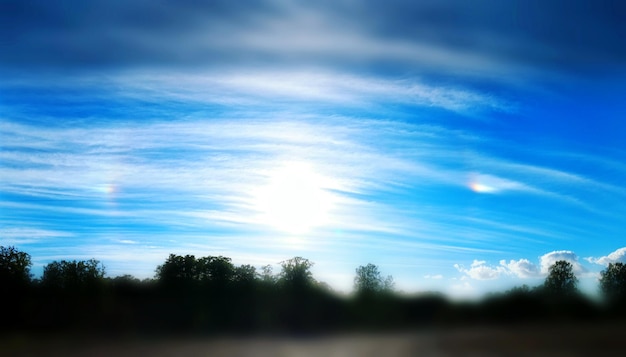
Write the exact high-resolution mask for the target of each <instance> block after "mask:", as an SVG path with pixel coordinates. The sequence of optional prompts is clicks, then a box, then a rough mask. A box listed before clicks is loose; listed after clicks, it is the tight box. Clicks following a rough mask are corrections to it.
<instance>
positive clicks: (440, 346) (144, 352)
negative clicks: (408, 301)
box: [0, 324, 626, 357]
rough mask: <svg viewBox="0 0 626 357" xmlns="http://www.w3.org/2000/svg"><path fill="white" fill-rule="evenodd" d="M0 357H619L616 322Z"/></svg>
mask: <svg viewBox="0 0 626 357" xmlns="http://www.w3.org/2000/svg"><path fill="white" fill-rule="evenodd" d="M0 342H2V347H1V349H0V355H2V356H16V357H18V356H19V357H22V356H23V357H25V356H33V357H34V356H64V357H77V356H92V357H97V356H116V357H131V356H141V357H149V356H154V357H175V356H185V357H190V356H206V357H209V356H210V357H222V356H224V357H225V356H229V357H283V356H284V357H287V356H293V357H309V356H311V357H313V356H329V357H352V356H354V357H370V356H371V357H373V356H386V357H394V356H395V357H404V356H440V357H446V356H450V357H453V356H483V357H489V356H620V355H622V354H623V351H624V346H625V345H626V329H625V328H624V325H607V324H603V325H584V326H583V325H576V326H571V325H567V324H563V325H558V326H556V325H554V326H517V327H501V328H496V327H484V326H476V327H463V328H449V329H445V330H442V329H440V330H434V329H433V330H426V331H412V332H398V333H380V334H339V335H327V336H316V337H299V338H293V337H275V336H274V337H267V336H266V337H247V338H234V337H220V338H216V337H214V338H200V337H184V338H183V337H170V338H163V337H161V338H157V337H151V338H136V337H135V338H131V337H123V338H120V337H116V338H112V337H106V338H105V337H102V336H99V337H98V336H82V337H69V336H52V335H45V336H42V335H37V336H35V335H13V336H4V337H3V338H2V339H1V341H0Z"/></svg>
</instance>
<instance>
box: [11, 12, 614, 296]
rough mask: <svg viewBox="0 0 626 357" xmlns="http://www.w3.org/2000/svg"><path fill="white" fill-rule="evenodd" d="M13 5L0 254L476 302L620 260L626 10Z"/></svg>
mask: <svg viewBox="0 0 626 357" xmlns="http://www.w3.org/2000/svg"><path fill="white" fill-rule="evenodd" d="M0 6H1V8H0V22H1V23H3V24H5V25H3V27H2V29H1V30H0V34H1V36H2V37H1V41H0V46H2V47H1V48H0V53H1V54H0V75H1V76H2V78H3V80H2V81H1V83H0V244H1V245H15V246H16V247H18V248H19V249H21V250H23V251H26V252H28V253H30V254H31V256H32V258H33V262H34V269H33V270H34V272H35V273H36V274H40V273H41V271H42V267H43V266H44V265H45V264H47V263H49V262H50V261H53V260H58V259H89V258H96V259H98V260H100V261H102V262H103V263H104V265H105V266H106V269H107V272H108V274H109V275H110V276H116V275H121V274H125V273H129V274H133V275H135V276H137V277H140V278H146V277H152V276H153V275H154V269H155V268H156V266H157V265H158V264H160V263H162V262H163V261H164V260H165V258H166V257H167V255H168V254H170V253H175V254H194V255H196V256H206V255H224V256H228V257H231V258H232V259H233V261H234V263H236V264H248V263H249V264H253V265H255V266H257V267H260V266H262V265H265V264H272V265H273V266H274V267H275V270H278V269H279V266H278V263H279V262H280V261H282V260H285V259H288V258H291V257H293V256H303V257H306V258H308V259H310V260H312V261H313V262H314V263H315V266H314V268H313V271H314V274H315V276H316V278H318V279H319V280H321V281H325V282H327V283H329V284H330V285H331V286H333V287H335V288H336V289H338V290H341V291H349V290H350V289H351V287H352V279H353V276H354V271H355V268H356V267H358V266H359V265H365V264H367V263H374V264H377V265H378V266H379V267H380V270H381V271H382V272H383V274H390V275H393V276H394V278H395V281H396V286H397V288H398V289H400V290H404V291H424V290H438V291H443V292H446V293H450V294H452V295H467V294H476V293H481V292H484V291H494V290H500V289H506V288H508V287H511V286H514V285H521V284H528V285H535V284H538V283H540V282H541V281H542V280H543V278H544V277H545V273H546V270H547V267H548V266H549V265H550V264H551V263H553V262H554V261H556V260H559V259H565V260H568V261H570V262H572V263H573V264H574V267H575V270H576V272H577V274H578V275H579V277H580V279H581V282H582V286H583V287H585V289H587V290H589V291H592V290H594V289H595V284H596V279H597V275H598V272H599V271H601V270H602V269H603V268H604V267H605V266H606V265H607V264H608V263H609V262H615V261H622V262H625V261H626V248H625V247H626V224H624V218H625V217H626V205H625V204H624V202H626V187H625V186H624V182H626V120H625V119H624V114H625V113H626V102H625V101H624V100H623V97H624V93H626V81H625V80H626V46H625V45H624V38H626V26H625V25H624V24H623V21H621V19H622V18H623V14H624V11H625V10H626V9H624V5H620V4H617V3H612V2H608V1H595V2H583V1H569V2H567V3H564V2H555V1H507V2H500V1H475V2H466V1H460V0H459V1H420V2H416V3H411V2H397V1H391V2H385V4H382V3H379V2H373V1H371V2H369V1H364V2H360V3H357V2H352V1H328V2H327V1H321V2H316V4H306V3H304V2H291V1H251V2H246V3H245V4H242V3H238V2H231V1H210V2H209V1H207V2H203V1H177V2H172V1H124V2H115V1H99V0H96V1H92V2H88V3H84V2H81V1H65V2H48V1H34V2H30V3H29V4H26V3H24V2H21V1H5V2H3V3H2V5H0Z"/></svg>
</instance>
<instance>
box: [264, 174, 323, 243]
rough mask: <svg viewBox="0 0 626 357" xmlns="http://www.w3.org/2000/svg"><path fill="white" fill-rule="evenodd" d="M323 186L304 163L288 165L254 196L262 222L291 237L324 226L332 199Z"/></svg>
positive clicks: (319, 177) (320, 177)
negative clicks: (289, 234)
mask: <svg viewBox="0 0 626 357" xmlns="http://www.w3.org/2000/svg"><path fill="white" fill-rule="evenodd" d="M324 182H325V179H324V178H323V177H322V176H320V175H319V174H317V173H316V172H315V171H313V169H312V168H311V166H310V165H307V164H304V163H293V164H288V165H285V166H283V167H281V168H279V169H277V170H275V171H273V172H272V173H271V174H270V177H269V182H268V184H267V185H266V186H264V187H262V188H261V189H259V192H258V194H257V195H256V206H257V209H258V210H259V212H261V221H262V222H263V223H265V224H268V225H270V226H272V227H274V228H276V229H278V230H281V231H284V232H287V233H292V234H302V233H306V232H309V231H310V230H311V229H313V228H315V227H318V226H321V225H323V224H325V223H327V222H328V219H329V217H328V215H329V210H330V208H331V205H332V197H331V194H330V193H329V192H328V191H326V190H325V189H324V187H325V185H324Z"/></svg>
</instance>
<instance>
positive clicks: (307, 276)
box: [279, 257, 315, 288]
mask: <svg viewBox="0 0 626 357" xmlns="http://www.w3.org/2000/svg"><path fill="white" fill-rule="evenodd" d="M280 265H281V267H282V271H281V272H280V275H279V281H280V282H281V283H283V284H284V285H286V286H291V287H297V288H302V287H306V286H310V285H312V284H313V283H314V282H315V281H314V279H313V274H312V273H311V267H313V262H311V261H310V260H308V259H305V258H302V257H294V258H291V259H289V260H285V261H283V262H281V263H280Z"/></svg>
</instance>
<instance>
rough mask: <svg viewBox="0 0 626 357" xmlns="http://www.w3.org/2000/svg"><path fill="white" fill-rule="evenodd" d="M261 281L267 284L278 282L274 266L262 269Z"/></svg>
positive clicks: (265, 266) (266, 266)
mask: <svg viewBox="0 0 626 357" xmlns="http://www.w3.org/2000/svg"><path fill="white" fill-rule="evenodd" d="M259 277H260V278H261V281H262V282H264V283H266V284H274V283H275V282H276V277H275V276H274V273H273V270H272V266H271V265H269V264H268V265H264V266H262V267H261V273H260V274H259Z"/></svg>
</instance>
